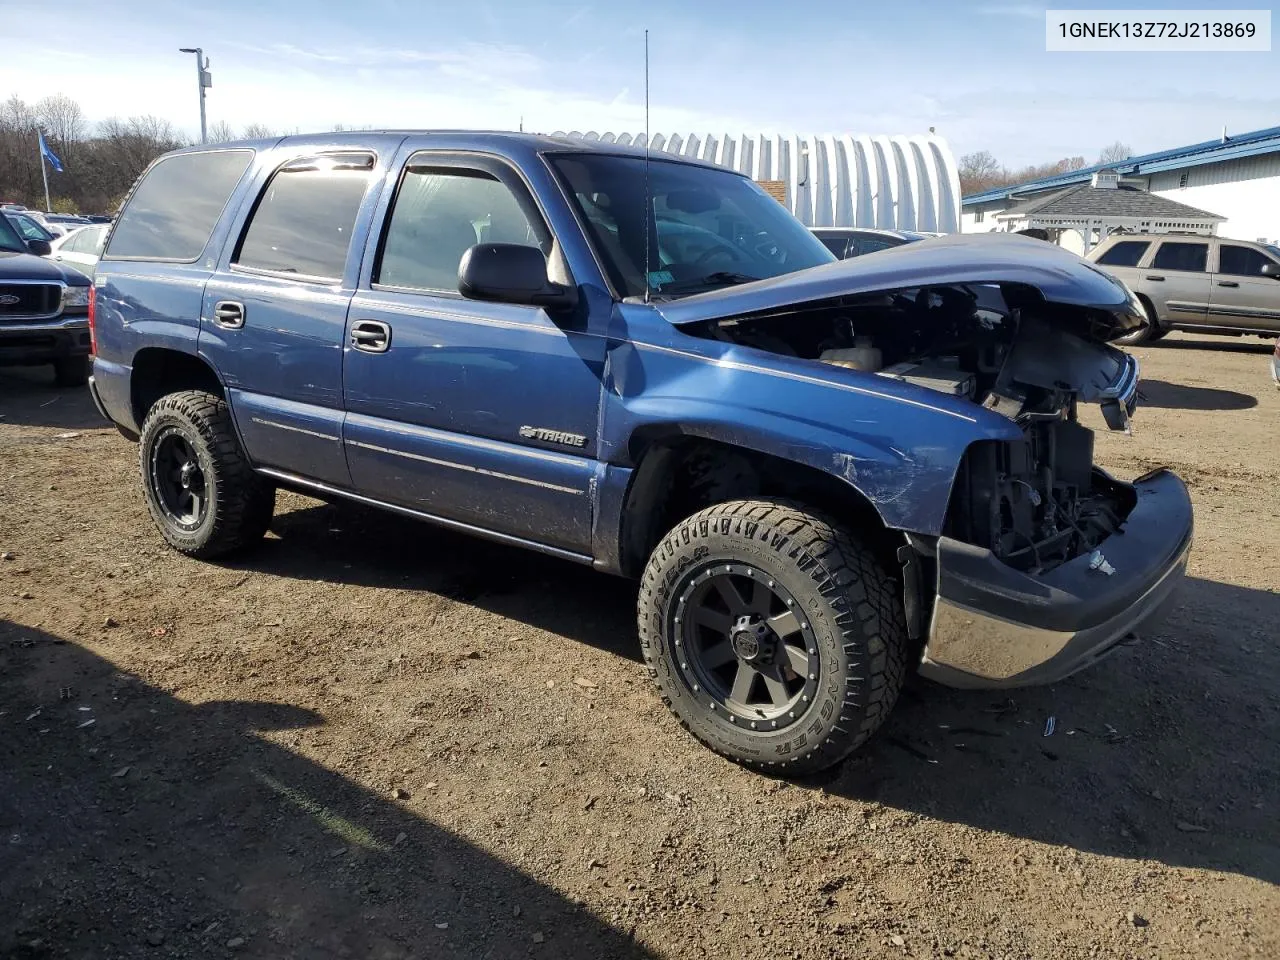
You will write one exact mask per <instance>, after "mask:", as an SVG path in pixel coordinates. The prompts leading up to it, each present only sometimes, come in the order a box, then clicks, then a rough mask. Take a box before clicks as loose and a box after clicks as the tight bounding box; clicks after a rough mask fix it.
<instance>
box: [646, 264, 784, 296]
mask: <svg viewBox="0 0 1280 960" xmlns="http://www.w3.org/2000/svg"><path fill="white" fill-rule="evenodd" d="M759 279H760V278H759V277H753V276H750V275H749V274H745V273H734V272H733V271H732V270H716V271H715V272H713V273H708V274H707V275H706V276H702V277H690V278H687V279H685V280H671V281H669V282H668V283H664V284H663V285H662V286H660V287H658V288H657V289H656V290H655V291H654V293H659V294H662V293H680V292H682V291H684V292H688V291H690V290H697V289H698V288H700V287H731V286H737V285H738V284H740V283H754V282H755V281H757V280H759Z"/></svg>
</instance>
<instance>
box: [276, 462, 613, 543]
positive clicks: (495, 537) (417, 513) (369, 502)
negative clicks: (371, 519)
mask: <svg viewBox="0 0 1280 960" xmlns="http://www.w3.org/2000/svg"><path fill="white" fill-rule="evenodd" d="M257 472H258V473H260V474H262V475H263V476H265V477H270V478H271V479H273V480H278V481H279V482H280V483H283V484H287V485H289V486H293V487H299V488H301V489H302V490H303V491H308V490H309V491H314V492H316V493H322V494H325V495H326V496H331V497H341V498H343V499H344V500H352V501H354V502H356V503H362V504H364V505H365V506H369V507H378V508H380V509H382V510H390V511H392V512H393V513H398V514H401V515H402V516H406V517H412V518H413V519H415V520H425V521H426V522H427V523H434V524H436V525H437V526H440V527H444V528H446V529H448V530H456V531H458V532H459V533H467V534H471V535H472V536H475V537H482V538H483V539H485V540H492V541H494V542H496V543H502V544H506V545H507V546H512V547H524V548H525V549H526V550H536V551H537V552H538V553H545V554H548V555H549V556H552V557H559V558H560V559H561V560H572V561H573V562H574V563H583V564H586V565H587V566H591V565H592V564H593V563H594V560H593V558H591V557H589V556H588V555H587V554H585V553H574V552H573V551H572V550H563V549H561V548H560V547H551V546H548V545H547V544H545V543H538V542H536V541H534V540H526V539H524V538H523V537H515V536H512V535H511V534H509V533H498V532H497V531H496V530H487V529H485V528H484V527H477V526H473V525H472V524H469V523H463V522H462V521H461V520H450V519H449V518H448V517H440V516H437V515H436V514H434V513H424V512H423V511H421V510H413V509H411V508H409V507H401V506H397V505H396V504H394V503H386V502H384V501H382V500H375V499H373V498H372V497H366V496H363V495H361V494H359V493H353V492H352V491H350V490H343V489H342V488H341V487H331V486H329V484H327V483H320V482H319V481H318V480H308V479H306V478H305V477H299V476H297V475H296V474H292V473H285V472H284V471H283V470H273V469H271V468H270V467H259V468H258V470H257Z"/></svg>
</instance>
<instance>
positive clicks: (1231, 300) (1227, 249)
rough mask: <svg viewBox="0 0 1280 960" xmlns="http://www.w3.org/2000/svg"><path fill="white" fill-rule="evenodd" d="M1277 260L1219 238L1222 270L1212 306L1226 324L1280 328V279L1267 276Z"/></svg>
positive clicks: (1215, 280) (1215, 281) (1217, 319)
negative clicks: (1267, 268)
mask: <svg viewBox="0 0 1280 960" xmlns="http://www.w3.org/2000/svg"><path fill="white" fill-rule="evenodd" d="M1267 264H1272V265H1277V266H1280V264H1277V261H1276V260H1275V259H1273V258H1271V257H1269V256H1267V255H1266V254H1265V253H1263V252H1262V251H1260V250H1257V249H1255V248H1253V247H1246V246H1244V245H1243V244H1239V243H1231V242H1230V241H1228V240H1219V241H1218V270H1217V272H1216V273H1215V274H1214V275H1213V291H1212V294H1211V302H1210V306H1209V310H1210V312H1211V313H1212V314H1213V320H1214V322H1215V323H1217V324H1221V325H1222V326H1234V327H1244V328H1247V329H1250V330H1269V331H1274V330H1280V280H1277V279H1276V278H1275V277H1267V276H1263V274H1262V268H1263V267H1265V266H1266V265H1267Z"/></svg>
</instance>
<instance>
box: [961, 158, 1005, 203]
mask: <svg viewBox="0 0 1280 960" xmlns="http://www.w3.org/2000/svg"><path fill="white" fill-rule="evenodd" d="M958 172H959V174H960V192H961V193H962V194H970V193H981V192H982V191H983V190H990V189H991V188H992V187H998V186H1000V185H1001V184H1003V183H1005V182H1007V178H1008V176H1009V171H1007V170H1005V169H1004V167H1002V166H1000V163H999V161H998V160H996V158H995V157H993V156H992V155H991V153H990V152H989V151H987V150H979V151H978V152H977V153H966V154H965V155H964V156H963V157H961V158H960V164H959V169H958Z"/></svg>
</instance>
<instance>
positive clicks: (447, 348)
mask: <svg viewBox="0 0 1280 960" xmlns="http://www.w3.org/2000/svg"><path fill="white" fill-rule="evenodd" d="M384 219H385V227H384V228H383V231H382V234H381V238H380V241H379V242H378V245H377V246H378V249H377V251H376V255H375V256H372V257H369V258H368V259H370V260H372V261H373V262H372V263H371V264H366V267H365V270H364V273H363V276H362V280H361V283H360V289H359V290H358V291H357V292H356V295H355V298H354V299H353V301H352V305H351V312H350V319H349V322H348V337H347V343H346V347H345V350H346V355H345V366H344V370H343V378H344V384H345V400H346V408H347V420H346V428H345V438H346V448H347V460H348V463H349V464H350V467H351V477H352V481H353V484H354V487H355V489H356V490H358V491H359V492H361V493H363V494H366V495H368V496H370V497H373V498H375V499H378V500H382V501H385V502H388V503H393V504H397V505H401V506H404V507H408V508H411V509H413V510H416V511H419V512H421V513H426V514H429V515H432V516H435V517H440V518H443V519H446V520H452V521H456V522H459V523H464V524H467V525H470V526H475V527H480V528H482V529H485V530H489V531H493V532H497V533H501V534H506V535H509V536H514V537H518V538H520V539H523V540H530V541H534V542H537V543H540V544H545V545H549V546H553V547H557V548H560V549H563V550H566V551H569V552H572V553H576V554H587V553H589V550H590V542H591V505H592V496H591V490H592V482H593V479H594V477H595V470H596V461H595V455H596V452H597V450H596V441H597V418H598V411H599V408H600V390H601V377H602V374H603V369H604V357H605V340H604V339H603V338H602V337H600V336H598V335H596V334H594V333H591V332H588V331H586V330H585V329H581V328H579V327H577V326H576V324H575V322H572V321H566V320H565V319H563V318H561V319H559V321H557V320H553V319H552V318H551V317H550V316H548V314H547V312H546V311H545V310H543V309H541V308H540V307H533V306H523V305H516V304H500V303H481V302H477V301H474V300H467V299H465V298H463V297H462V296H461V294H459V292H458V264H459V261H460V260H461V258H462V255H463V253H465V252H466V251H467V250H468V249H469V248H470V247H472V246H473V245H475V244H477V243H481V242H486V241H493V242H501V243H520V244H527V245H531V246H537V247H539V248H541V250H542V252H543V254H544V255H547V254H550V253H551V251H552V236H551V233H550V229H549V227H548V226H547V223H546V219H545V217H544V216H543V215H542V213H541V212H540V209H539V207H538V206H537V204H536V202H535V200H534V198H533V196H532V194H531V192H530V191H529V190H528V189H527V188H526V186H525V184H524V182H523V181H522V180H521V178H520V177H519V175H518V174H517V173H516V172H515V171H514V170H513V169H512V168H511V167H509V166H507V165H506V164H505V163H503V162H502V161H500V160H498V159H496V158H488V157H481V156H475V155H466V156H461V155H457V154H445V153H440V152H436V151H428V152H419V153H416V154H414V155H413V156H411V157H409V158H408V161H407V164H406V167H405V170H404V171H403V173H402V174H401V176H400V178H399V182H398V184H397V185H396V188H395V192H394V195H393V196H392V197H391V198H390V206H389V210H388V211H387V213H386V216H385V218H384Z"/></svg>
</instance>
